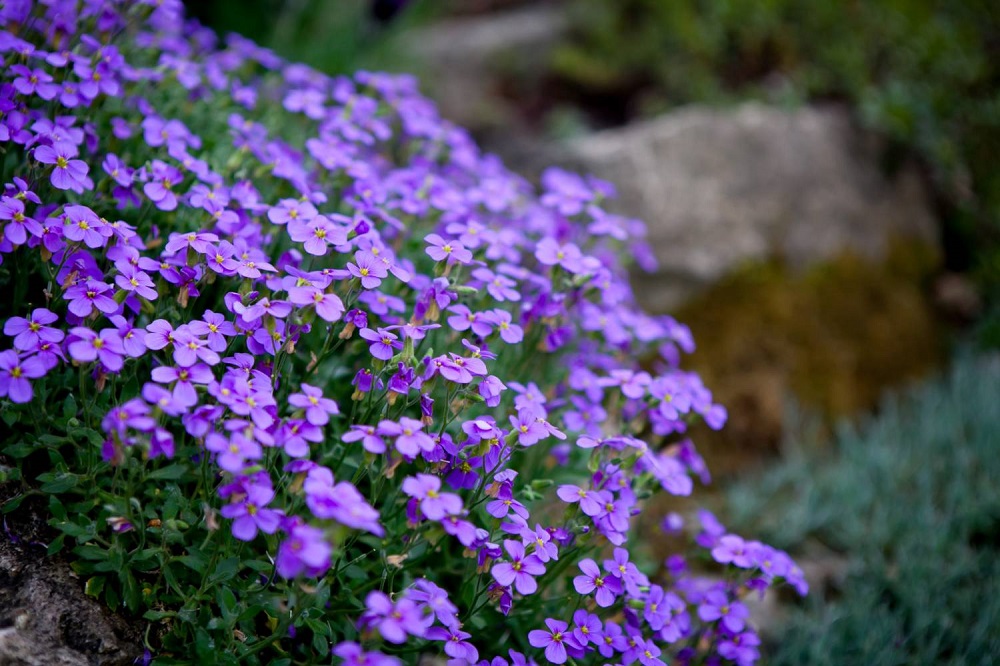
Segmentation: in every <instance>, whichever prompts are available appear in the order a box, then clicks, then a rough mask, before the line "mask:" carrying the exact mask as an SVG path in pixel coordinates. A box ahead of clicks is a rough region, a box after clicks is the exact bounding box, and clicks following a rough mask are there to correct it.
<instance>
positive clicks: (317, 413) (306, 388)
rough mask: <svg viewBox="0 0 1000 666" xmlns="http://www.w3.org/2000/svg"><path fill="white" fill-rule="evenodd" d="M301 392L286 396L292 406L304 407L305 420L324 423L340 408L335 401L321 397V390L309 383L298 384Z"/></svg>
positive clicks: (319, 423)
mask: <svg viewBox="0 0 1000 666" xmlns="http://www.w3.org/2000/svg"><path fill="white" fill-rule="evenodd" d="M300 386H301V388H302V393H293V394H292V395H290V396H288V404H289V405H291V406H292V407H297V408H299V409H304V410H305V411H306V420H307V421H309V423H312V424H313V425H318V426H322V425H326V424H327V423H328V422H329V421H330V415H331V414H334V415H336V414H339V413H340V409H338V407H337V403H336V402H334V401H333V400H330V399H329V398H324V397H323V391H322V389H320V388H317V387H315V386H310V385H309V384H300Z"/></svg>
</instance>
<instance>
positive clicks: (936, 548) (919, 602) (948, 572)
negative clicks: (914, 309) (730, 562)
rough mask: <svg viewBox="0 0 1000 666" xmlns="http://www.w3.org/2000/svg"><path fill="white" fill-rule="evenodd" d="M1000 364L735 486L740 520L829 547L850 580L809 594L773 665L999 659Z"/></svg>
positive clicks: (889, 405) (974, 361)
mask: <svg viewBox="0 0 1000 666" xmlns="http://www.w3.org/2000/svg"><path fill="white" fill-rule="evenodd" d="M998 361H1000V359H998V358H997V357H996V356H992V357H982V356H969V357H961V358H959V359H957V360H956V363H955V367H954V368H953V369H952V370H951V371H950V372H949V373H948V376H947V377H945V378H943V379H941V380H937V381H934V382H931V383H929V384H928V385H926V386H923V387H920V389H919V390H914V391H912V392H911V393H910V394H909V395H904V396H896V397H894V398H893V399H891V400H888V401H886V403H885V404H884V405H883V408H882V410H881V412H880V414H879V415H878V417H877V418H875V419H873V420H871V421H870V422H869V423H866V424H863V425H861V426H860V427H858V428H845V429H844V430H843V431H842V432H841V433H840V436H839V438H838V447H837V453H836V455H835V456H834V457H832V458H831V457H830V456H829V455H825V456H824V455H817V454H815V453H809V452H808V450H804V451H799V453H798V454H793V455H791V456H790V457H789V458H788V459H787V460H786V461H785V462H782V463H781V464H779V465H778V466H777V467H776V468H774V469H773V470H771V471H769V472H768V473H767V474H765V475H764V476H763V477H762V478H758V479H754V480H753V481H752V482H748V483H746V484H745V485H742V486H740V487H738V488H736V489H734V490H733V491H732V493H731V494H730V500H731V502H730V504H731V508H732V514H733V515H732V519H733V522H734V524H736V525H740V526H743V527H744V528H747V529H749V528H750V526H753V529H754V530H757V531H759V532H760V533H761V534H764V535H766V536H767V538H768V539H769V540H771V542H773V543H775V544H777V545H779V546H782V547H785V548H792V549H795V550H796V551H798V550H800V549H802V548H804V547H805V548H808V545H809V544H810V543H816V542H819V543H822V544H824V545H825V547H826V548H828V549H832V550H834V551H835V552H837V553H840V554H842V555H843V556H844V557H845V558H846V560H847V563H848V569H847V576H846V578H845V579H844V580H843V581H841V582H840V583H839V584H837V585H836V586H834V587H831V588H830V589H829V590H827V591H825V592H824V591H821V590H813V592H812V594H811V595H810V600H809V602H807V603H806V605H805V606H806V607H805V609H804V612H802V611H800V612H797V613H794V614H792V615H790V617H789V620H790V621H789V623H788V625H787V626H786V627H785V629H784V631H783V633H782V634H781V636H780V638H779V639H778V640H776V642H775V644H774V645H773V646H771V648H770V650H769V651H768V652H767V653H766V657H767V661H768V662H769V663H774V664H866V665H868V664H875V665H887V664H991V663H994V662H995V660H996V655H997V653H998V651H1000V603H997V601H996V600H995V599H994V597H993V595H992V594H990V590H994V589H996V585H997V583H998V581H1000V563H998V558H997V551H998V549H1000V489H998V488H997V484H996V479H997V478H998V476H1000V463H998V459H997V455H996V452H997V433H1000V410H998V409H997V401H998V400H1000V362H998Z"/></svg>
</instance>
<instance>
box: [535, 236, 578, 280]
mask: <svg viewBox="0 0 1000 666" xmlns="http://www.w3.org/2000/svg"><path fill="white" fill-rule="evenodd" d="M535 258H537V259H538V261H539V263H541V264H544V265H546V266H555V265H559V266H562V267H563V268H564V269H566V270H567V271H568V272H570V273H579V272H581V271H582V270H583V262H582V259H583V255H582V254H581V253H580V248H578V247H577V246H576V245H573V244H572V243H567V244H566V245H559V243H558V242H556V240H555V239H554V238H552V237H551V236H547V237H545V238H543V239H542V240H541V241H539V243H538V245H537V246H536V248H535Z"/></svg>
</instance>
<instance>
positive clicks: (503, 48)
mask: <svg viewBox="0 0 1000 666" xmlns="http://www.w3.org/2000/svg"><path fill="white" fill-rule="evenodd" d="M567 27H568V21H567V19H566V16H565V14H564V13H563V12H562V11H560V8H559V7H558V6H557V5H553V4H549V3H546V2H537V3H533V4H529V5H526V6H524V7H517V8H514V9H508V10H504V11H498V12H493V13H488V14H482V15H474V16H462V17H456V18H450V19H446V20H441V21H438V22H436V23H434V24H432V25H429V26H427V27H425V28H420V29H417V30H414V31H413V32H412V33H411V34H410V35H408V39H407V41H406V43H405V44H404V45H403V46H404V48H406V50H407V51H408V52H410V53H412V54H413V58H414V63H413V64H414V66H415V67H416V69H417V70H418V71H419V70H422V71H423V72H425V73H426V74H427V76H424V77H422V78H423V81H424V83H425V85H426V87H427V92H428V93H429V94H430V95H431V97H432V98H433V99H434V100H435V101H436V102H437V104H438V106H439V107H440V109H441V113H442V115H444V117H446V118H448V119H449V120H452V121H454V122H456V123H458V124H459V125H461V126H463V127H467V128H469V129H471V130H473V131H474V132H476V133H477V134H480V135H482V134H487V135H492V134H496V135H497V136H498V138H499V136H500V135H501V134H502V133H503V134H506V135H508V136H509V134H510V132H511V128H512V126H517V125H519V124H520V120H519V116H520V113H519V111H518V110H517V109H516V108H515V107H514V105H513V104H512V103H511V102H510V101H509V100H507V99H505V96H504V95H503V94H502V91H501V90H500V88H501V86H502V84H501V80H502V79H503V78H504V77H505V75H506V74H509V73H511V72H519V73H520V76H522V77H523V76H525V75H528V76H530V75H531V74H532V73H533V74H534V75H539V74H541V72H542V71H543V68H540V67H539V63H544V62H546V61H547V60H548V58H549V55H550V54H551V52H552V50H553V49H555V48H556V47H557V45H558V44H559V39H560V37H561V36H562V35H563V34H564V33H565V31H566V29H567ZM514 131H515V132H516V133H519V134H520V133H523V131H524V130H523V129H522V128H519V127H515V129H514ZM535 145H537V143H536V144H535Z"/></svg>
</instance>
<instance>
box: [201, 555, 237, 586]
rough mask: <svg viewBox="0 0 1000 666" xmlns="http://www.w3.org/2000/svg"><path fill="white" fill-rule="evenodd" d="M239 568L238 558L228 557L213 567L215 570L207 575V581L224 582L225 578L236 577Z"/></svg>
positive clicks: (211, 582) (213, 583)
mask: <svg viewBox="0 0 1000 666" xmlns="http://www.w3.org/2000/svg"><path fill="white" fill-rule="evenodd" d="M239 569H240V558H238V557H228V558H226V559H224V560H222V561H221V562H219V564H218V565H216V567H215V571H213V572H212V575H210V576H209V577H208V582H209V583H210V584H212V585H215V584H218V583H224V582H226V581H227V580H232V579H233V578H235V577H236V574H237V572H238V571H239Z"/></svg>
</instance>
